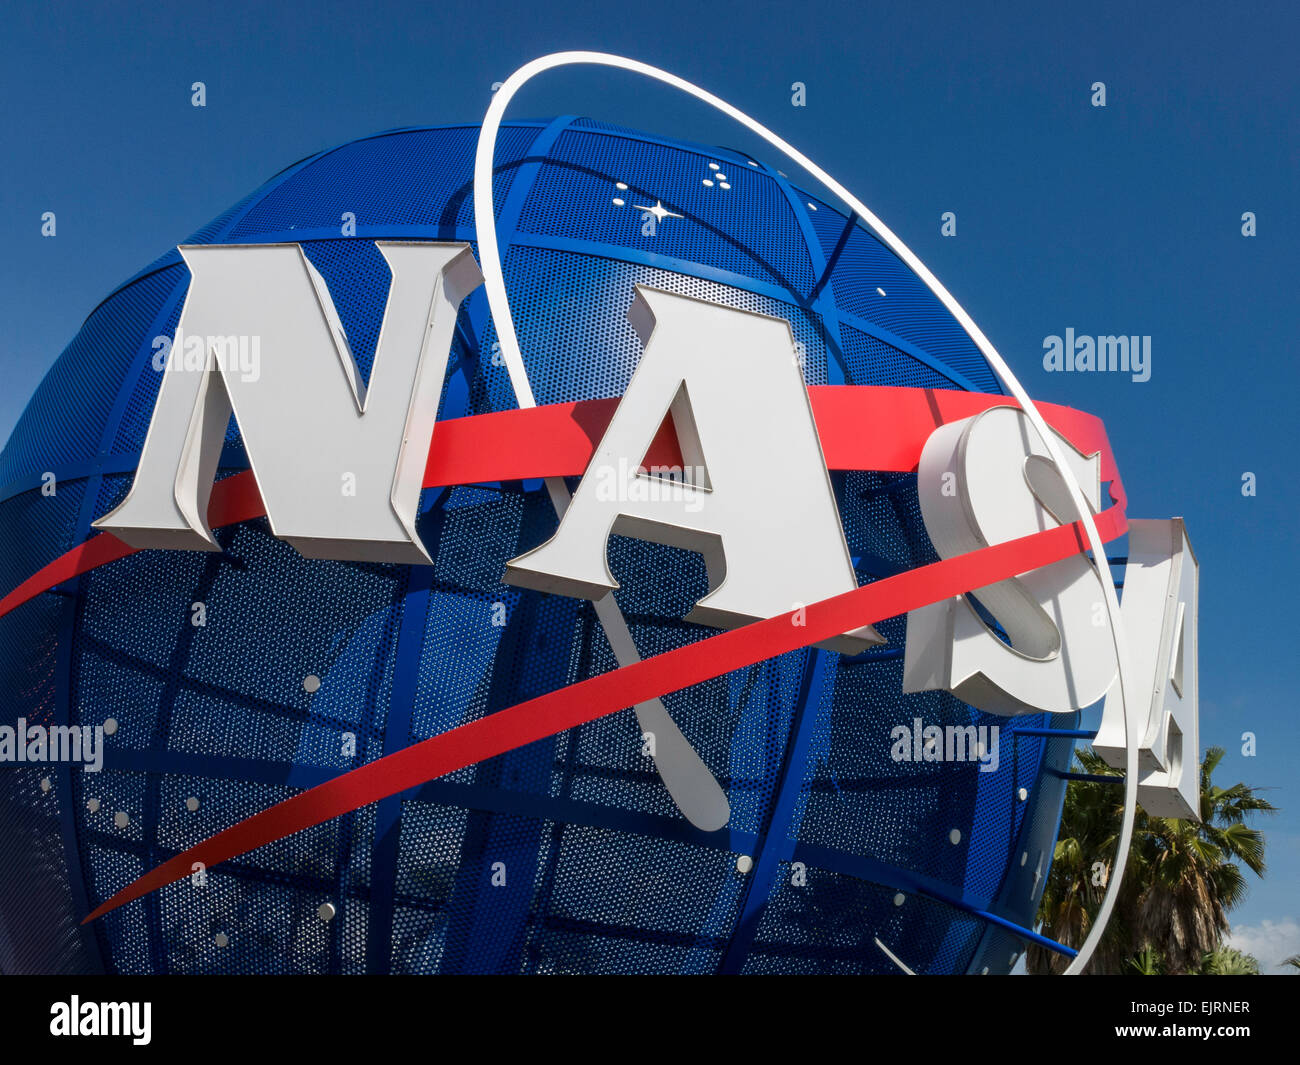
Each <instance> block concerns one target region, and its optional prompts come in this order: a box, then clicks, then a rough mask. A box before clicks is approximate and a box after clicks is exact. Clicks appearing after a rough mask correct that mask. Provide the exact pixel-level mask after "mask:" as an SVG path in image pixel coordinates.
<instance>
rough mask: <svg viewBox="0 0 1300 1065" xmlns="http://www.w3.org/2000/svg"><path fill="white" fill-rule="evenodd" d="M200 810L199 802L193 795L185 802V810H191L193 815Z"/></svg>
mask: <svg viewBox="0 0 1300 1065" xmlns="http://www.w3.org/2000/svg"><path fill="white" fill-rule="evenodd" d="M198 808H199V800H198V799H196V798H195V797H194V796H193V795H191V796H190V797H189V798H188V799H186V800H185V809H187V810H189V812H190V813H193V812H194V811H195V810H197V809H198Z"/></svg>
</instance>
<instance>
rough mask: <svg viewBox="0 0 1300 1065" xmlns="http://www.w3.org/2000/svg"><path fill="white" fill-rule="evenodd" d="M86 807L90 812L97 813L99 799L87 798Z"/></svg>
mask: <svg viewBox="0 0 1300 1065" xmlns="http://www.w3.org/2000/svg"><path fill="white" fill-rule="evenodd" d="M86 809H87V810H89V811H90V812H91V813H92V814H97V813H99V800H98V799H87V800H86Z"/></svg>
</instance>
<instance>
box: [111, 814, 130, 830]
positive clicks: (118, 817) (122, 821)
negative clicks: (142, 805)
mask: <svg viewBox="0 0 1300 1065" xmlns="http://www.w3.org/2000/svg"><path fill="white" fill-rule="evenodd" d="M130 823H131V815H130V814H128V813H127V812H126V811H125V810H118V811H117V813H115V814H114V815H113V824H115V825H117V827H118V828H126V826H127V825H129V824H130Z"/></svg>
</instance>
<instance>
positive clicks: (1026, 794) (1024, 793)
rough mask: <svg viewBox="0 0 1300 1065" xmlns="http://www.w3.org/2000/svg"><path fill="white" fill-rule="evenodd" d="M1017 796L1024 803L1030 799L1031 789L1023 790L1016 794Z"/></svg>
mask: <svg viewBox="0 0 1300 1065" xmlns="http://www.w3.org/2000/svg"><path fill="white" fill-rule="evenodd" d="M1016 794H1017V795H1019V796H1020V801H1021V802H1024V801H1025V800H1026V799H1027V798H1029V789H1028V788H1021V789H1020V790H1019V791H1018V792H1016Z"/></svg>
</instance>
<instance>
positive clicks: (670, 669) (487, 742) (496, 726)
mask: <svg viewBox="0 0 1300 1065" xmlns="http://www.w3.org/2000/svg"><path fill="white" fill-rule="evenodd" d="M1097 526H1098V531H1099V532H1100V533H1101V535H1102V539H1103V540H1112V539H1114V538H1115V537H1117V536H1120V535H1122V534H1123V533H1124V531H1125V529H1126V528H1127V522H1126V521H1125V519H1124V515H1123V513H1122V511H1121V510H1120V508H1119V507H1118V506H1114V507H1111V508H1110V509H1109V510H1107V511H1105V512H1104V513H1103V514H1101V515H1099V516H1098V518H1097ZM1084 550H1086V538H1085V535H1084V533H1083V530H1082V529H1081V527H1080V526H1079V525H1078V523H1077V522H1076V523H1074V524H1071V525H1062V526H1059V527H1058V528H1055V529H1047V530H1044V531H1041V532H1036V533H1031V534H1030V535H1029V536H1024V537H1021V538H1020V539H1017V540H1009V541H1007V542H1006V543H1003V544H997V545H995V546H993V547H985V548H982V549H980V550H979V551H973V552H971V553H969V554H965V555H959V556H957V557H955V558H950V559H946V560H944V561H941V562H934V563H931V564H930V565H928V566H921V567H918V568H917V569H914V570H909V571H908V572H906V573H900V574H898V575H897V576H894V577H889V578H886V579H884V580H880V581H876V582H875V583H873V584H868V585H864V586H863V587H861V588H857V589H855V590H854V591H851V592H846V593H844V594H843V595H838V596H835V597H833V598H831V599H823V600H822V601H821V602H818V603H814V604H812V605H811V606H808V607H806V608H805V610H804V622H805V623H804V624H803V625H796V624H795V623H794V618H795V616H796V614H797V611H791V612H790V613H788V614H782V615H779V616H777V617H774V618H769V619H767V620H766V621H757V622H754V623H752V624H750V625H746V626H744V627H742V628H739V629H733V630H731V631H729V632H723V633H719V634H718V635H716V636H710V637H708V638H706V639H703V640H700V641H698V642H696V643H693V644H688V645H687V646H686V647H681V648H678V649H677V650H675V651H668V652H666V653H664V654H660V655H655V656H654V657H652V658H646V659H642V660H641V661H640V662H637V663H634V664H633V665H630V666H623V667H622V668H620V669H615V670H611V671H610V672H608V673H602V674H601V675H599V676H596V677H590V678H588V679H587V680H584V681H579V682H578V683H576V684H571V685H569V686H568V687H567V688H562V689H560V690H559V691H555V692H550V693H549V694H547V695H542V696H539V697H537V698H534V699H529V700H528V701H527V702H523V703H518V704H516V705H515V706H512V707H509V708H508V709H505V710H500V711H498V712H497V713H495V714H490V715H489V716H487V717H485V718H480V719H479V720H478V721H472V722H470V723H469V724H466V725H461V726H460V727H459V728H454V729H451V730H450V731H448V732H444V733H442V734H441V735H439V736H434V737H433V738H432V739H428V740H424V741H423V742H421V743H417V744H414V745H412V746H410V747H407V748H405V749H404V750H401V751H397V752H395V753H394V754H390V755H386V756H385V757H383V758H380V759H377V760H376V761H374V762H370V763H368V764H366V765H364V766H361V767H359V768H357V769H353V770H350V771H349V772H347V773H343V774H342V775H340V776H338V777H335V778H334V779H333V780H330V781H327V782H326V783H324V784H318V785H317V786H316V787H314V788H311V789H309V790H308V791H304V792H302V793H301V794H300V795H295V796H294V797H293V798H291V799H286V800H285V801H284V802H281V803H278V804H276V805H275V806H272V807H270V808H269V809H266V810H263V811H262V812H261V813H257V814H254V815H253V816H252V817H250V818H248V819H246V820H244V821H241V822H239V823H238V824H236V825H233V826H231V827H230V828H228V829H226V830H225V831H223V832H219V833H217V834H216V835H215V836H212V837H210V838H209V839H207V840H204V841H203V842H202V843H200V844H198V845H197V846H195V847H191V848H190V849H189V850H187V851H184V852H183V853H181V854H178V855H176V856H175V857H174V858H171V859H170V860H169V861H166V862H164V863H163V864H162V865H160V866H158V867H157V868H155V869H153V870H151V871H150V872H148V873H146V874H145V875H144V876H142V877H140V878H139V879H138V880H136V881H134V882H133V883H131V884H129V885H127V886H126V887H125V888H123V889H122V890H121V891H119V892H117V894H115V895H113V897H112V898H110V899H108V900H107V901H106V902H104V903H103V904H101V905H100V906H98V907H97V908H96V909H95V910H94V912H92V913H91V914H90V915H89V916H87V917H86V918H85V920H83V921H82V924H85V923H86V922H88V921H93V920H95V919H97V918H99V917H101V916H103V915H104V914H106V913H109V912H111V911H112V910H115V909H117V908H118V907H119V906H123V905H125V904H126V903H128V902H131V901H133V900H135V899H138V898H140V897H141V896H142V895H146V894H148V893H149V892H151V891H156V890H157V889H158V888H161V887H164V886H166V885H167V884H170V883H172V882H173V881H175V880H180V879H181V878H182V877H185V876H188V875H190V873H191V872H192V870H193V868H194V864H195V863H196V862H201V863H202V864H203V866H204V867H205V868H209V869H210V868H212V867H213V866H216V865H218V864H220V863H221V862H224V861H227V860H228V859H230V858H235V857H238V856H239V855H241V854H246V853H247V852H248V851H251V850H254V849H256V848H257V847H261V846H263V845H264V844H267V843H271V842H273V841H275V840H278V839H283V838H284V837H285V836H290V835H292V834H293V833H295V832H301V831H302V830H303V829H306V828H311V827H312V826H313V825H319V824H321V823H322V822H325V821H329V820H331V819H333V818H335V817H339V816H341V815H342V814H345V813H348V812H349V811H351V810H356V809H358V808H359V807H362V806H365V805H367V804H369V803H372V802H378V801H379V800H380V799H384V798H387V797H388V796H390V795H395V794H397V793H398V792H402V791H406V790H407V789H408V788H413V787H416V786H418V785H420V784H423V783H424V782H425V781H428V780H432V779H434V778H436V777H440V776H443V775H445V774H447V773H451V772H454V771H455V770H457V769H462V768H464V767H465V766H468V765H473V764H474V763H476V762H481V761H484V760H485V759H488V758H494V757H496V756H497V755H500V754H504V753H505V752H507V751H511V750H514V749H516V748H519V747H524V746H526V745H528V744H530V743H534V742H536V741H537V740H540V739H545V738H546V737H548V736H554V735H555V734H557V733H559V732H563V731H565V730H566V729H570V728H574V727H576V726H578V725H583V724H586V723H587V722H589V721H595V720H597V719H598V718H602V717H605V716H607V715H609V714H613V713H616V712H618V711H619V710H622V709H625V708H627V707H630V706H634V705H636V704H637V703H641V702H645V701H646V700H648V699H653V698H657V697H660V696H663V695H667V694H668V693H670V692H674V691H679V690H681V689H682V688H687V687H690V686H691V685H693V684H699V683H700V682H702V681H705V680H709V679H711V678H713V677H717V676H721V675H722V674H724V673H730V672H732V671H734V670H737V669H743V668H745V667H746V666H749V665H752V664H753V663H755V662H761V661H763V660H765V659H768V658H773V657H775V656H777V655H780V654H784V653H785V652H787V651H793V650H797V649H799V648H801V647H807V646H808V645H810V644H814V643H818V642H821V641H823V640H827V639H830V638H832V637H834V636H838V635H839V634H840V633H843V632H849V631H851V630H852V629H856V628H859V627H861V626H863V625H871V624H875V623H876V622H878V621H883V620H884V619H885V618H890V617H895V616H897V615H899V614H903V613H906V612H907V611H909V610H915V609H917V608H918V607H921V606H924V605H926V604H927V603H933V602H937V601H938V600H940V599H946V598H949V597H951V596H954V595H960V594H961V593H962V592H966V591H970V590H972V589H974V588H982V587H984V586H986V585H989V584H994V583H996V582H997V581H1000V580H1005V579H1006V578H1008V577H1013V576H1016V575H1018V574H1021V573H1026V572H1029V571H1030V570H1034V569H1037V568H1038V567H1040V566H1046V565H1049V564H1051V563H1053V562H1059V561H1060V560H1061V559H1063V558H1068V557H1069V556H1071V555H1074V554H1077V553H1080V552H1082V551H1084Z"/></svg>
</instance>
